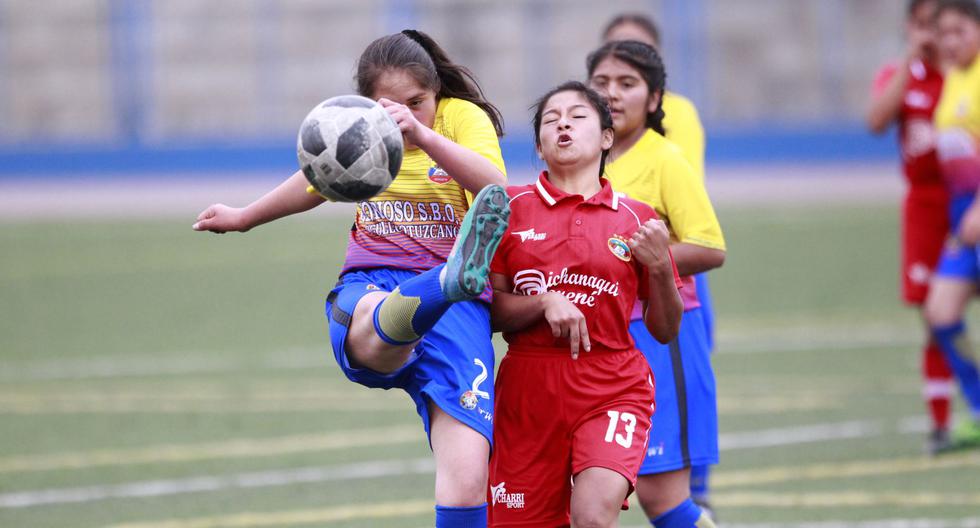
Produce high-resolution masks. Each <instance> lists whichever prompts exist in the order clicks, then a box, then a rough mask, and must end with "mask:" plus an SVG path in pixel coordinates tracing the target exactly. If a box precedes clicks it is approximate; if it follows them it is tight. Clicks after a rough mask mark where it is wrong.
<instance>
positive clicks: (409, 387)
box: [194, 30, 509, 528]
mask: <svg viewBox="0 0 980 528" xmlns="http://www.w3.org/2000/svg"><path fill="white" fill-rule="evenodd" d="M357 87H358V92H359V93H360V94H361V95H363V96H366V97H370V98H372V99H377V100H378V101H379V102H380V103H381V104H382V105H383V106H384V107H385V109H386V110H387V111H388V113H389V114H390V115H391V116H392V117H393V118H394V119H395V122H397V123H398V125H399V127H400V129H401V131H402V137H403V139H404V143H405V158H404V161H403V163H402V166H401V169H400V170H399V172H398V176H397V178H396V179H395V181H394V182H393V183H392V185H391V186H390V187H389V188H388V189H386V190H385V191H384V192H382V193H380V194H378V195H377V196H374V197H372V198H370V199H368V200H366V201H364V202H362V203H359V204H358V205H357V213H356V217H355V219H354V226H353V227H352V228H351V232H350V239H349V242H348V248H347V258H346V259H345V261H344V267H343V270H342V271H341V276H340V281H339V282H338V284H337V286H335V287H334V289H333V291H331V292H330V295H329V296H328V297H327V303H326V316H327V319H328V323H329V326H330V341H331V345H332V347H333V352H334V358H335V359H336V361H337V363H338V364H339V365H340V367H341V370H342V371H343V372H344V374H345V375H346V376H347V377H348V378H349V379H350V380H351V381H354V382H355V383H359V384H361V385H364V386H366V387H373V388H383V389H391V388H396V387H397V388H401V389H403V390H404V391H405V392H407V393H408V394H409V396H410V397H411V398H412V400H413V401H414V403H415V406H416V410H417V412H418V414H419V416H420V417H421V418H422V422H423V425H424V427H425V430H426V432H427V433H429V444H430V446H431V448H432V452H433V455H434V456H435V462H436V483H435V488H436V489H435V498H436V522H435V525H436V527H437V528H479V527H481V526H482V527H485V526H486V525H487V505H486V490H487V470H488V467H487V461H488V458H489V455H490V444H491V442H492V441H493V436H492V423H493V421H492V420H493V375H494V353H493V345H492V343H491V341H490V335H491V334H490V312H489V307H488V305H487V303H486V301H487V300H488V290H487V288H486V287H487V282H488V275H489V265H490V260H491V259H492V257H493V252H494V250H495V249H496V247H497V244H498V243H499V242H500V238H501V237H502V236H503V233H504V230H506V228H507V217H508V215H509V207H508V205H507V202H508V201H507V196H506V194H505V191H504V189H503V188H502V187H501V186H500V185H499V184H502V183H504V164H503V159H502V157H501V154H500V145H499V143H498V140H497V138H498V136H499V135H500V134H502V126H501V120H500V115H499V113H498V112H497V110H496V108H494V107H493V106H492V105H491V104H490V103H488V102H487V101H486V100H485V99H484V98H483V94H482V92H481V91H480V89H479V86H478V85H477V84H476V82H475V80H474V79H473V78H472V77H471V76H470V75H469V73H468V72H467V71H466V70H465V69H463V68H462V67H461V66H458V65H456V64H454V63H452V62H451V61H450V60H449V58H448V57H447V56H446V53H445V52H444V51H443V50H442V48H440V47H439V45H438V44H436V42H435V41H433V40H432V39H431V38H429V37H428V36H427V35H425V34H424V33H421V32H418V31H414V30H405V31H403V32H401V33H395V34H393V35H388V36H385V37H382V38H379V39H377V40H375V41H374V42H372V43H371V44H370V45H368V47H367V49H365V50H364V52H363V53H362V54H361V57H360V59H359V60H358V64H357ZM467 193H470V196H471V195H472V194H476V197H475V198H473V199H472V200H470V199H469V198H468V194H467ZM477 193H478V194H477ZM323 202H324V200H323V198H321V197H319V196H318V195H315V194H310V193H308V192H307V181H306V178H305V177H304V176H303V173H302V172H297V173H296V174H294V175H293V176H292V177H290V178H289V179H288V180H286V181H285V182H284V183H282V184H281V185H279V186H278V187H276V188H275V189H273V190H272V191H271V192H269V193H268V194H266V195H265V196H263V197H261V198H259V199H258V200H256V201H254V202H252V203H251V204H249V205H248V206H246V207H242V208H233V207H228V206H225V205H222V204H215V205H212V206H211V207H209V208H207V210H205V211H204V212H202V213H201V215H200V216H199V217H198V222H197V223H196V224H194V229H196V230H200V231H204V230H207V231H215V232H219V233H220V232H225V231H247V230H249V229H251V228H253V227H256V226H258V225H261V224H264V223H266V222H271V221H273V220H276V219H278V218H281V217H284V216H287V215H290V214H295V213H300V212H303V211H306V210H308V209H312V208H313V207H316V206H318V205H320V204H322V203H323ZM464 214H465V216H464ZM457 235H458V236H457ZM454 244H455V245H454ZM478 297H479V298H478Z"/></svg>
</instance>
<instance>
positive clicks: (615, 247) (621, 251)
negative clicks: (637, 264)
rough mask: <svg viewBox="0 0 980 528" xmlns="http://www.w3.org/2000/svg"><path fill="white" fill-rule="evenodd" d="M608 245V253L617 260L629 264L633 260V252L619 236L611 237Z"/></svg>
mask: <svg viewBox="0 0 980 528" xmlns="http://www.w3.org/2000/svg"><path fill="white" fill-rule="evenodd" d="M608 244H609V251H611V252H612V254H613V255H616V258H618V259H619V260H622V261H623V262H629V261H630V260H632V259H633V252H632V251H631V250H630V245H629V244H628V243H627V242H626V239H625V238H623V237H621V236H619V235H613V237H612V238H610V239H609V242H608Z"/></svg>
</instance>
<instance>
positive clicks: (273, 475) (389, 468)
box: [0, 422, 884, 508]
mask: <svg viewBox="0 0 980 528" xmlns="http://www.w3.org/2000/svg"><path fill="white" fill-rule="evenodd" d="M883 431H884V427H882V426H881V425H880V424H878V423H874V422H871V423H861V422H843V423H838V424H821V425H811V426H805V427H800V428H780V429H770V430H760V431H754V432H742V433H731V434H723V435H721V437H720V438H719V444H720V446H721V449H722V450H725V451H727V450H733V449H750V448H756V447H773V446H778V445H792V444H799V443H809V442H813V441H821V440H813V436H812V435H822V437H823V438H822V441H827V440H838V439H840V440H843V439H851V438H866V437H869V436H875V435H878V434H881V433H882V432H883ZM780 435H782V437H783V439H782V440H780V439H779V437H780ZM753 437H757V438H760V439H761V440H760V441H753V440H752V438H753ZM433 470H434V466H433V464H432V463H431V461H430V460H429V459H416V460H411V461H400V462H399V461H393V462H365V463H360V464H350V465H346V466H338V467H321V468H308V469H298V470H294V469H287V470H271V471H263V472H257V473H243V474H237V475H226V476H213V475H206V476H199V477H190V478H183V479H171V480H154V481H146V482H134V483H128V484H118V485H96V486H86V487H78V488H54V489H46V490H30V491H22V492H14V493H6V494H0V508H23V507H28V506H38V505H44V504H64V503H78V502H92V501H99V500H105V499H112V498H129V497H159V496H167V495H177V494H184V493H195V492H201V491H220V490H225V489H231V488H241V487H253V488H254V487H272V486H286V485H291V484H300V483H314V482H327V481H334V480H345V479H365V478H376V477H377V478H380V477H386V478H387V477H393V476H398V475H403V474H406V473H426V472H431V471H433ZM720 477H721V475H719V476H718V478H720ZM716 482H717V480H716Z"/></svg>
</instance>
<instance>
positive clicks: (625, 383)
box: [490, 82, 683, 527]
mask: <svg viewBox="0 0 980 528" xmlns="http://www.w3.org/2000/svg"><path fill="white" fill-rule="evenodd" d="M612 126H613V125H612V116H611V115H610V113H609V109H608V107H607V106H606V103H605V101H604V100H603V99H602V97H601V96H600V95H599V94H598V93H596V92H594V91H592V90H591V89H589V88H587V87H586V86H585V85H583V84H582V83H579V82H569V83H565V84H563V85H561V86H559V87H557V88H555V89H553V90H552V91H550V92H548V93H547V94H546V95H545V96H544V97H542V98H541V99H540V100H539V101H538V103H537V105H536V112H535V116H534V131H535V138H536V143H537V148H538V152H539V153H540V154H541V157H542V158H543V159H544V161H545V163H546V164H547V166H548V170H547V171H546V172H544V173H542V174H541V176H540V177H539V178H538V180H537V182H536V183H534V184H530V185H525V186H520V187H510V188H509V189H508V194H509V195H510V196H511V219H510V228H509V229H508V232H507V234H506V235H505V238H504V240H503V241H502V242H501V246H500V248H499V250H498V253H497V255H496V256H495V258H494V261H493V264H492V266H491V271H492V274H491V280H492V282H493V286H494V292H495V295H494V301H493V304H492V305H491V317H492V321H493V323H494V326H495V327H496V328H497V329H500V330H503V331H504V339H506V340H507V343H508V352H507V355H506V356H505V357H504V359H503V361H502V362H501V364H500V370H499V371H498V377H497V387H496V388H497V400H496V402H495V406H494V414H495V419H494V421H495V423H494V439H495V449H494V453H493V457H492V458H491V462H490V503H491V508H490V523H491V525H492V526H568V524H569V522H571V524H572V525H574V526H597V527H598V526H615V525H616V522H617V518H618V515H619V510H620V508H621V507H622V506H623V501H624V499H625V498H626V497H627V496H628V495H629V493H630V492H631V491H632V487H633V486H634V485H635V483H636V474H637V471H638V469H639V467H640V463H641V461H642V460H643V457H644V453H645V451H646V444H647V437H648V434H649V428H650V410H651V407H652V406H653V404H654V387H653V383H652V376H651V372H650V367H649V365H648V364H647V362H646V359H645V358H644V357H643V355H642V354H641V353H640V351H639V350H637V349H636V347H635V345H634V344H633V340H632V338H631V337H630V334H629V324H630V315H631V312H632V309H633V305H634V303H635V302H636V300H637V298H638V297H639V298H642V299H645V301H646V302H645V311H644V322H645V323H646V326H647V328H648V329H649V331H650V333H651V334H653V335H654V336H655V337H656V338H657V339H658V340H660V341H662V342H668V341H670V340H671V339H673V338H674V337H675V336H676V335H677V332H678V329H679V326H680V319H681V311H682V309H683V304H682V302H681V298H680V295H679V294H678V292H677V287H678V285H679V284H680V278H679V277H678V276H677V269H676V267H675V266H674V265H673V259H672V258H671V255H670V249H669V246H670V237H669V234H668V231H667V228H666V226H665V225H664V223H663V222H662V221H660V220H659V219H657V215H656V213H655V212H654V210H653V209H652V208H651V207H649V206H647V205H645V204H643V203H642V202H639V201H635V200H632V199H629V198H626V197H625V196H624V195H622V194H619V193H616V192H614V191H613V189H612V187H611V186H610V184H609V181H608V180H606V179H605V178H601V175H602V173H603V168H604V164H605V159H606V155H607V154H608V151H609V148H610V147H612V144H613V128H612ZM569 352H571V354H569ZM573 480H574V483H573Z"/></svg>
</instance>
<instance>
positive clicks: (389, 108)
mask: <svg viewBox="0 0 980 528" xmlns="http://www.w3.org/2000/svg"><path fill="white" fill-rule="evenodd" d="M378 104H380V105H381V106H382V107H384V109H385V111H386V112H388V115H390V116H391V118H392V119H394V120H395V123H397V124H398V128H399V129H400V130H401V131H402V137H403V138H404V139H405V142H406V143H407V145H406V147H409V146H419V145H420V143H422V142H423V140H424V138H423V136H424V134H425V132H426V131H428V128H427V127H426V126H425V125H423V124H422V123H420V122H419V120H418V119H416V118H415V114H413V113H412V111H411V110H409V109H408V107H407V106H405V105H403V104H400V103H396V102H394V101H392V100H391V99H385V98H384V97H382V98H381V99H378Z"/></svg>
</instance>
